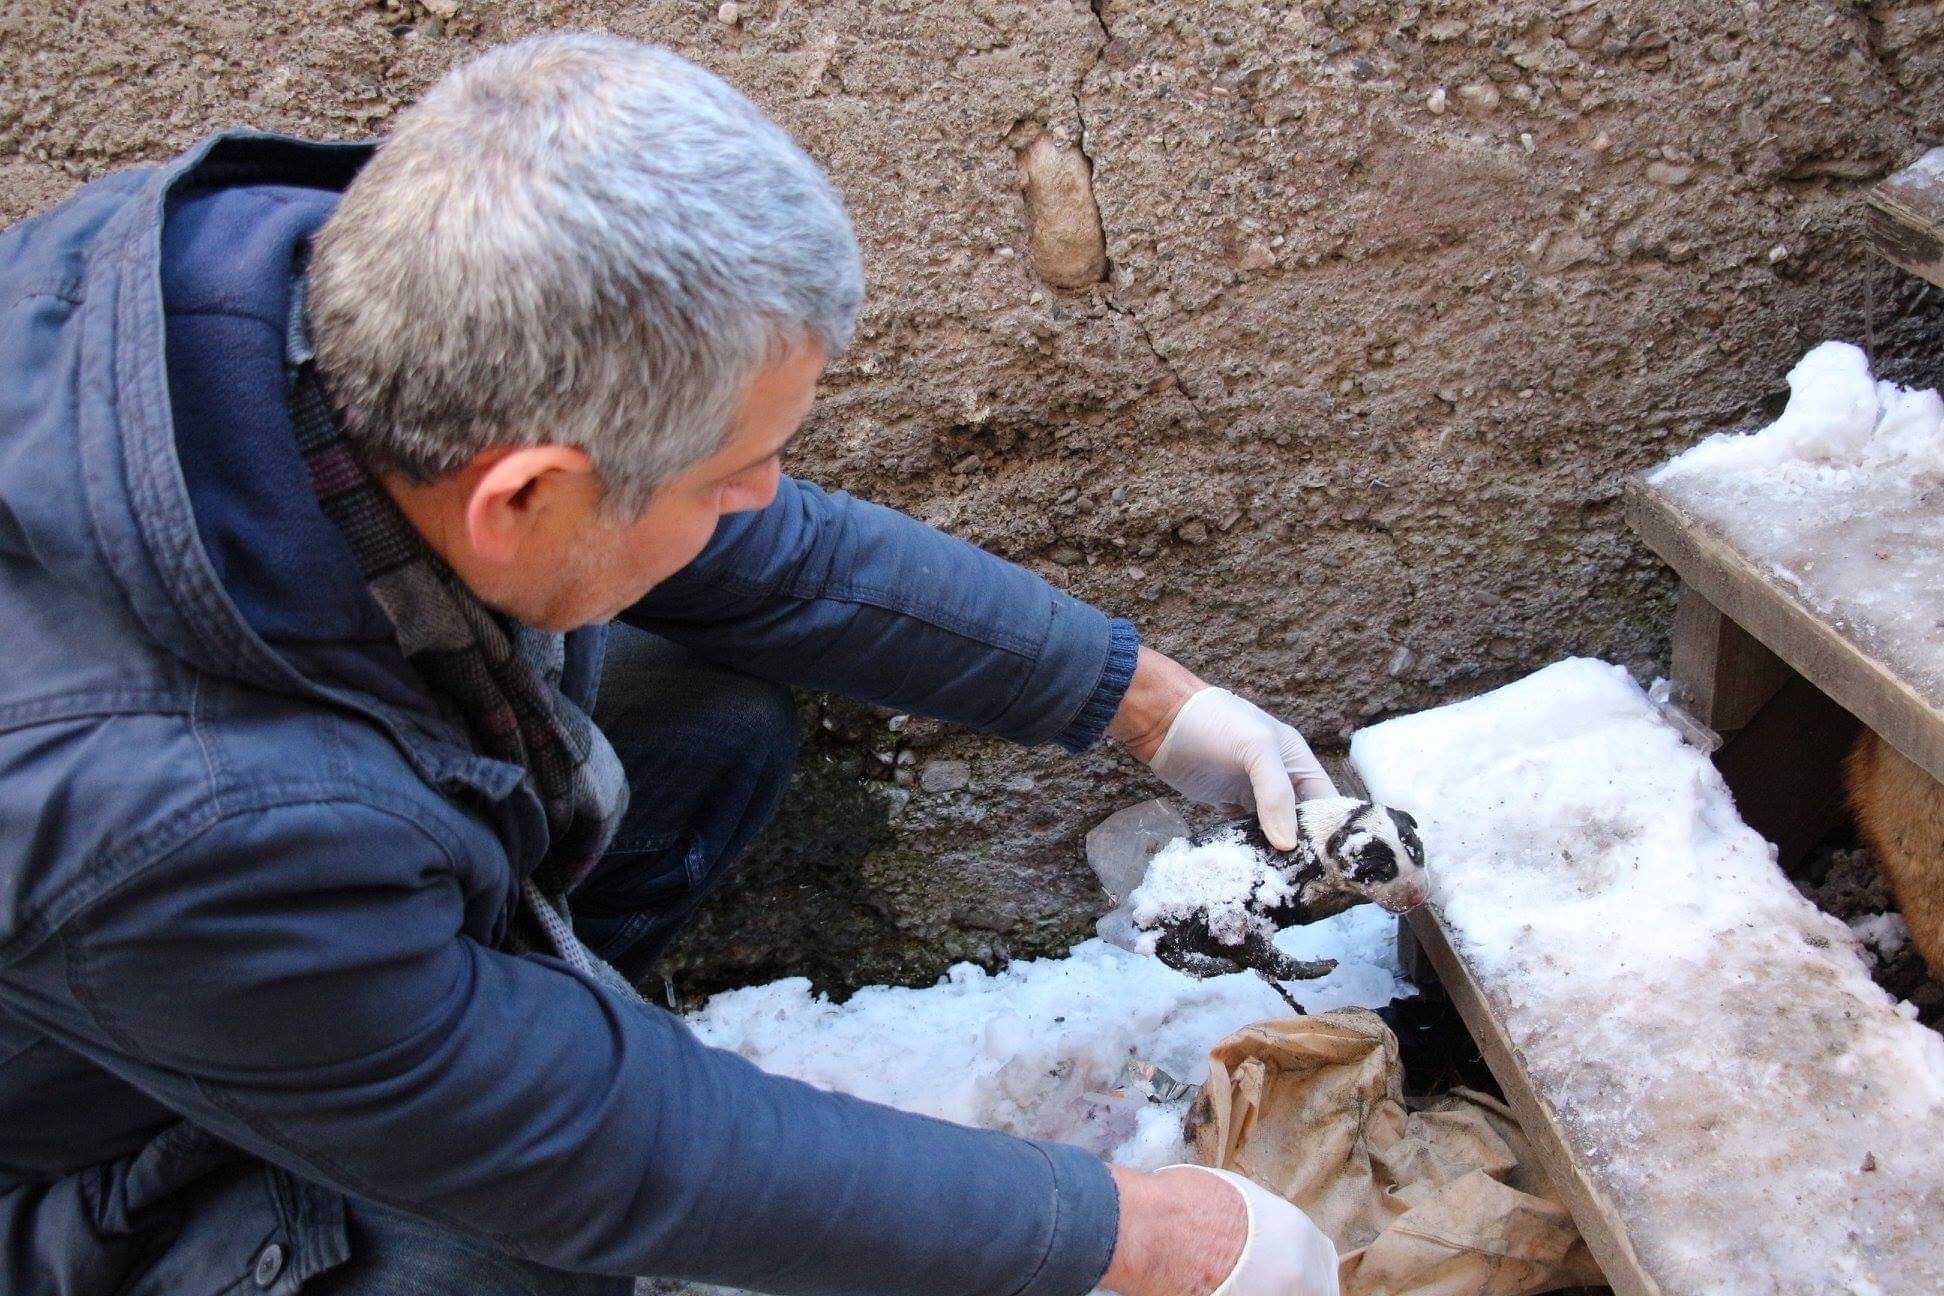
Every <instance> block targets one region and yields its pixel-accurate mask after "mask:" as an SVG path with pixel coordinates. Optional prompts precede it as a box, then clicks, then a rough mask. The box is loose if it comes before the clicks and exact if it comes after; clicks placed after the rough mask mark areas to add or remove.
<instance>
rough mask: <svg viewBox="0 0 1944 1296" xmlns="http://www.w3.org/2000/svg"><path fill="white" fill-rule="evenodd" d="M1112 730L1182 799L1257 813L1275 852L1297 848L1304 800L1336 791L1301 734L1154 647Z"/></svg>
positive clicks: (1132, 683) (1136, 674)
mask: <svg viewBox="0 0 1944 1296" xmlns="http://www.w3.org/2000/svg"><path fill="white" fill-rule="evenodd" d="M1107 732H1108V733H1109V734H1110V735H1112V736H1113V737H1115V738H1118V739H1120V740H1121V741H1122V742H1124V743H1126V744H1127V748H1128V750H1129V751H1132V752H1133V753H1134V754H1135V755H1136V756H1138V757H1140V758H1141V759H1142V760H1144V761H1146V762H1147V763H1148V765H1149V766H1150V767H1151V768H1152V769H1153V770H1154V772H1155V773H1156V774H1158V775H1160V776H1161V779H1162V781H1164V782H1165V783H1167V784H1168V786H1170V787H1172V788H1174V789H1175V791H1177V792H1180V793H1181V794H1182V795H1183V796H1187V797H1190V798H1192V799H1193V800H1196V801H1201V802H1205V803H1207V804H1210V805H1219V806H1229V807H1233V808H1235V809H1238V810H1253V811H1255V814H1256V818H1257V819H1259V820H1260V821H1261V822H1262V834H1263V836H1265V837H1267V838H1268V839H1269V844H1270V845H1272V846H1274V847H1275V848H1276V849H1277V850H1291V849H1294V847H1295V845H1296V803H1297V802H1298V801H1309V800H1313V799H1315V798H1317V797H1330V796H1335V795H1336V794H1337V793H1336V787H1335V786H1334V785H1333V784H1332V783H1331V782H1330V776H1329V775H1328V774H1326V773H1324V772H1323V766H1322V765H1321V764H1320V763H1319V762H1318V761H1317V759H1316V756H1315V754H1314V753H1312V752H1311V751H1310V749H1309V744H1308V743H1306V742H1304V741H1303V735H1301V734H1299V733H1297V732H1296V731H1295V730H1294V729H1292V728H1291V727H1290V726H1288V725H1286V724H1284V723H1283V722H1282V721H1280V720H1278V719H1276V718H1275V717H1274V716H1272V715H1270V714H1269V713H1268V712H1267V711H1264V710H1263V709H1262V708H1261V707H1258V706H1256V705H1255V704H1254V703H1252V702H1246V701H1244V700H1243V699H1241V698H1239V697H1237V696H1236V695H1235V694H1233V693H1231V692H1229V691H1228V690H1227V689H1218V688H1211V687H1209V685H1208V684H1207V683H1205V682H1204V681H1202V680H1201V679H1200V678H1198V677H1197V676H1196V675H1195V673H1194V672H1193V671H1190V670H1189V669H1188V668H1187V667H1185V666H1183V665H1181V664H1180V663H1179V662H1176V661H1175V660H1173V659H1172V658H1169V657H1165V656H1163V655H1162V654H1160V653H1158V652H1155V651H1154V650H1152V649H1150V648H1143V649H1141V655H1140V659H1139V660H1138V662H1137V663H1136V664H1135V667H1134V678H1133V679H1132V680H1131V681H1129V683H1128V686H1127V693H1126V695H1125V696H1124V697H1123V698H1122V699H1121V705H1120V710H1119V711H1117V712H1115V714H1114V720H1113V723H1112V724H1110V725H1108V726H1107Z"/></svg>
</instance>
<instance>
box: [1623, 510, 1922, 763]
mask: <svg viewBox="0 0 1944 1296" xmlns="http://www.w3.org/2000/svg"><path fill="white" fill-rule="evenodd" d="M1626 512H1627V521H1628V523H1629V525H1631V526H1632V527H1633V529H1634V531H1635V533H1636V534H1638V535H1639V536H1640V538H1641V539H1642V540H1644V541H1646V542H1647V546H1648V547H1649V548H1651V549H1652V550H1653V551H1654V552H1655V553H1657V554H1659V555H1660V556H1661V558H1662V559H1663V560H1665V561H1666V563H1667V565H1668V566H1670V567H1672V568H1673V569H1674V570H1675V572H1676V573H1677V574H1678V575H1679V576H1680V578H1681V579H1682V580H1683V581H1685V582H1687V583H1688V584H1689V585H1691V586H1693V587H1694V589H1695V590H1696V591H1697V592H1698V593H1699V594H1700V595H1701V596H1702V597H1703V598H1705V599H1707V601H1708V602H1709V603H1711V604H1713V605H1714V606H1715V607H1717V608H1719V609H1720V610H1721V612H1722V614H1723V615H1725V616H1726V617H1728V618H1729V619H1730V620H1733V621H1735V622H1736V623H1738V624H1739V625H1740V626H1742V628H1743V629H1745V630H1747V631H1748V632H1749V633H1751V634H1753V635H1754V636H1755V637H1756V638H1757V639H1759V640H1761V642H1762V643H1763V644H1765V645H1767V646H1768V648H1769V649H1770V650H1771V651H1773V652H1774V653H1775V655H1776V656H1778V657H1780V658H1781V659H1782V660H1783V661H1784V662H1787V663H1788V664H1789V665H1790V666H1792V667H1794V668H1795V670H1796V671H1797V672H1798V673H1799V674H1800V675H1802V677H1803V678H1804V679H1806V680H1808V681H1809V682H1810V683H1811V684H1814V685H1815V686H1816V687H1817V688H1819V689H1821V690H1822V691H1823V692H1824V693H1827V694H1828V695H1829V697H1830V698H1831V699H1832V700H1833V701H1835V703H1836V704H1837V705H1838V706H1840V707H1842V708H1843V709H1844V710H1846V711H1848V712H1849V713H1850V714H1851V715H1853V716H1855V717H1856V718H1857V719H1859V720H1861V721H1862V722H1863V723H1864V724H1866V725H1868V726H1869V727H1870V728H1872V729H1874V730H1876V732H1877V733H1878V734H1879V735H1881V736H1882V738H1883V740H1884V741H1885V742H1888V743H1889V744H1891V745H1892V746H1894V747H1895V748H1896V749H1897V750H1898V751H1901V752H1902V753H1903V754H1904V755H1906V756H1908V757H1910V759H1911V760H1913V761H1915V762H1916V763H1917V764H1918V765H1920V766H1922V767H1923V768H1924V769H1925V770H1927V771H1928V772H1929V773H1930V775H1931V777H1933V778H1937V779H1944V706H1940V705H1939V701H1938V699H1936V698H1935V697H1933V696H1931V695H1930V694H1928V693H1926V692H1924V691H1923V690H1920V689H1919V688H1918V687H1917V685H1916V684H1915V683H1914V682H1912V681H1911V680H1908V679H1905V678H1903V677H1902V676H1900V675H1898V674H1897V673H1896V672H1894V671H1892V670H1891V669H1890V668H1889V667H1888V666H1887V665H1885V664H1884V663H1883V662H1882V661H1881V660H1879V659H1878V658H1876V657H1874V656H1872V655H1871V654H1870V653H1869V652H1868V651H1866V650H1865V649H1864V647H1863V646H1862V645H1861V644H1859V643H1857V642H1856V641H1854V640H1853V639H1851V638H1850V637H1849V636H1848V635H1847V634H1846V633H1845V632H1844V631H1843V630H1840V629H1838V628H1837V627H1836V626H1834V625H1831V624H1830V623H1829V621H1828V620H1826V619H1825V618H1823V617H1821V616H1819V615H1817V613H1816V612H1815V610H1814V609H1812V608H1810V607H1808V606H1806V605H1804V604H1803V603H1802V602H1801V601H1800V600H1799V599H1798V598H1797V597H1796V596H1795V595H1794V594H1793V593H1791V592H1790V591H1789V590H1787V589H1786V588H1784V587H1783V586H1782V585H1781V583H1780V582H1778V581H1776V580H1774V579H1773V578H1772V577H1770V576H1769V575H1768V573H1767V572H1765V571H1763V570H1762V569H1761V568H1760V567H1758V566H1756V565H1755V563H1754V562H1752V561H1751V560H1750V559H1749V558H1748V557H1747V556H1746V555H1744V554H1743V553H1741V551H1739V550H1738V549H1736V548H1735V546H1734V545H1733V544H1731V543H1729V541H1728V540H1727V539H1726V538H1725V537H1723V536H1722V535H1721V533H1720V532H1719V531H1717V530H1716V529H1715V528H1714V527H1712V526H1711V525H1709V524H1708V523H1706V522H1703V521H1701V520H1700V519H1698V518H1696V517H1695V516H1694V515H1693V514H1691V513H1689V512H1688V511H1687V510H1685V509H1683V508H1682V507H1680V506H1679V505H1678V504H1676V503H1674V502H1673V501H1672V500H1670V499H1668V498H1667V497H1666V496H1665V495H1663V494H1661V493H1660V492H1659V491H1657V490H1655V489H1654V488H1653V487H1652V486H1651V485H1649V484H1648V483H1646V482H1644V481H1641V480H1639V479H1636V480H1634V481H1631V482H1629V483H1628V484H1627V490H1626Z"/></svg>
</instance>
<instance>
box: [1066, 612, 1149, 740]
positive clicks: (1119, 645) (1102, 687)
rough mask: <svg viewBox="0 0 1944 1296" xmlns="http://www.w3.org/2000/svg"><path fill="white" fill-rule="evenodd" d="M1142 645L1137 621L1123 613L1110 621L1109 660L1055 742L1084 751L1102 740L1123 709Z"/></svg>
mask: <svg viewBox="0 0 1944 1296" xmlns="http://www.w3.org/2000/svg"><path fill="white" fill-rule="evenodd" d="M1140 649H1141V636H1140V634H1139V633H1138V632H1136V631H1135V629H1134V623H1133V622H1131V621H1124V620H1122V619H1121V618H1119V617H1115V618H1113V619H1112V620H1111V621H1109V622H1108V631H1107V661H1106V664H1105V665H1103V666H1102V667H1101V668H1100V678H1099V680H1097V681H1096V682H1095V683H1094V690H1093V696H1092V697H1090V698H1088V699H1087V705H1085V706H1083V707H1081V708H1080V710H1079V711H1078V712H1077V713H1076V714H1075V715H1074V717H1073V719H1071V720H1069V721H1068V722H1067V727H1066V728H1064V729H1062V730H1061V731H1060V732H1059V733H1057V734H1055V735H1054V737H1053V741H1054V742H1056V743H1058V744H1059V745H1060V746H1062V747H1064V748H1066V749H1067V750H1068V751H1070V752H1083V751H1085V750H1087V748H1089V747H1091V746H1093V745H1094V744H1095V743H1097V742H1099V741H1100V735H1102V734H1104V733H1106V732H1107V726H1108V725H1110V724H1112V723H1113V721H1114V713H1115V712H1116V711H1118V710H1120V704H1121V699H1122V698H1123V697H1125V696H1127V685H1128V683H1129V681H1131V680H1132V679H1133V678H1134V663H1135V661H1136V659H1137V658H1138V657H1139V656H1140Z"/></svg>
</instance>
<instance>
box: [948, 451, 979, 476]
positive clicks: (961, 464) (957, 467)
mask: <svg viewBox="0 0 1944 1296" xmlns="http://www.w3.org/2000/svg"><path fill="white" fill-rule="evenodd" d="M978 470H979V456H977V455H975V454H969V455H967V456H965V458H963V459H961V460H959V461H958V462H957V463H955V464H953V465H952V471H953V472H955V473H969V472H977V471H978Z"/></svg>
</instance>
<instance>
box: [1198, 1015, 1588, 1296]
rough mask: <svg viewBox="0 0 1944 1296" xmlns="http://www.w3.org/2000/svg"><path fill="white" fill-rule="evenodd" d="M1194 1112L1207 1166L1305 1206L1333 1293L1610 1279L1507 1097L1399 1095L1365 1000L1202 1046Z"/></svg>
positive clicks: (1386, 1042) (1486, 1290)
mask: <svg viewBox="0 0 1944 1296" xmlns="http://www.w3.org/2000/svg"><path fill="white" fill-rule="evenodd" d="M1209 1057H1210V1068H1209V1074H1208V1081H1207V1083H1206V1084H1204V1085H1203V1086H1202V1091H1201V1094H1200V1095H1199V1096H1198V1097H1197V1098H1196V1100H1195V1103H1194V1105H1193V1107H1192V1108H1191V1109H1190V1111H1189V1114H1188V1136H1189V1139H1190V1141H1191V1143H1192V1144H1193V1146H1194V1149H1195V1157H1196V1159H1197V1160H1198V1161H1200V1162H1201V1163H1202V1164H1203V1165H1210V1166H1217V1167H1221V1168H1224V1169H1229V1170H1235V1171H1237V1172H1239V1173H1241V1174H1245V1175H1247V1176H1249V1178H1251V1179H1253V1180H1255V1181H1256V1182H1257V1183H1259V1184H1261V1185H1263V1186H1264V1187H1265V1188H1268V1189H1269V1190H1271V1191H1272V1192H1276V1193H1279V1194H1281V1195H1282V1196H1284V1197H1286V1198H1288V1199H1289V1200H1290V1201H1292V1202H1294V1203H1296V1205H1298V1206H1300V1207H1302V1209H1303V1210H1304V1211H1305V1212H1307V1213H1308V1214H1309V1216H1310V1218H1311V1219H1313V1220H1315V1221H1316V1223H1317V1225H1318V1227H1320V1228H1321V1229H1322V1230H1323V1231H1324V1232H1325V1233H1328V1234H1329V1235H1330V1238H1331V1240H1332V1241H1334V1242H1335V1243H1336V1246H1337V1251H1338V1253H1339V1254H1340V1255H1341V1256H1342V1281H1343V1296H1533V1294H1534V1293H1538V1292H1549V1291H1554V1290H1557V1289H1558V1288H1561V1287H1571V1286H1578V1285H1581V1284H1585V1283H1598V1282H1602V1281H1604V1280H1603V1279H1602V1277H1601V1275H1600V1271H1599V1268H1598V1266H1596V1265H1595V1264H1594V1263H1593V1257H1592V1256H1591V1255H1590V1254H1589V1253H1588V1251H1587V1249H1586V1244H1585V1243H1584V1242H1583V1241H1581V1240H1580V1235H1579V1230H1578V1229H1577V1228H1575V1227H1574V1225H1573V1218H1572V1216H1571V1215H1569V1214H1567V1212H1566V1209H1565V1207H1564V1206H1562V1205H1560V1204H1559V1199H1558V1197H1557V1195H1556V1194H1555V1193H1554V1191H1553V1187H1552V1184H1551V1183H1550V1182H1549V1181H1548V1180H1547V1179H1546V1176H1545V1174H1544V1172H1543V1171H1542V1170H1540V1168H1539V1167H1538V1165H1537V1164H1536V1163H1535V1162H1534V1160H1533V1157H1532V1152H1531V1147H1530V1145H1529V1144H1527V1142H1526V1140H1525V1137H1524V1136H1523V1135H1522V1134H1521V1133H1520V1131H1519V1126H1518V1123H1517V1122H1516V1121H1514V1120H1513V1118H1512V1114H1511V1113H1510V1112H1509V1111H1507V1110H1506V1108H1505V1105H1504V1104H1503V1103H1500V1102H1498V1101H1496V1100H1495V1099H1492V1098H1490V1097H1488V1096H1486V1095H1485V1094H1481V1093H1476V1092H1474V1091H1472V1090H1469V1089H1459V1090H1454V1091H1453V1092H1452V1093H1450V1094H1447V1095H1445V1096H1444V1097H1442V1098H1439V1099H1437V1100H1436V1101H1435V1102H1433V1103H1431V1104H1430V1105H1429V1106H1427V1107H1425V1108H1423V1109H1422V1110H1418V1111H1412V1110H1409V1109H1408V1108H1407V1107H1406V1105H1405V1102H1404V1097H1403V1067H1402V1065H1401V1063H1400V1062H1399V1060H1398V1055H1397V1037H1396V1036H1395V1035H1393V1034H1391V1030H1390V1027H1388V1026H1386V1025H1385V1024H1384V1023H1383V1021H1382V1020H1381V1019H1379V1018H1378V1017H1377V1016H1376V1015H1375V1014H1374V1013H1369V1012H1365V1011H1363V1010H1361V1009H1349V1010H1345V1011H1342V1012H1333V1013H1325V1014H1323V1015H1321V1016H1318V1017H1291V1018H1285V1019H1282V1020H1277V1021H1268V1022H1261V1023H1258V1024H1257V1025H1254V1026H1250V1027H1248V1028H1246V1029H1244V1030H1241V1031H1238V1032H1236V1033H1235V1034H1233V1035H1231V1036H1229V1037H1228V1038H1227V1039H1225V1040H1223V1041H1222V1042H1221V1043H1220V1044H1218V1045H1216V1046H1215V1048H1214V1050H1213V1051H1212V1052H1211V1053H1210V1055H1209Z"/></svg>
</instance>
